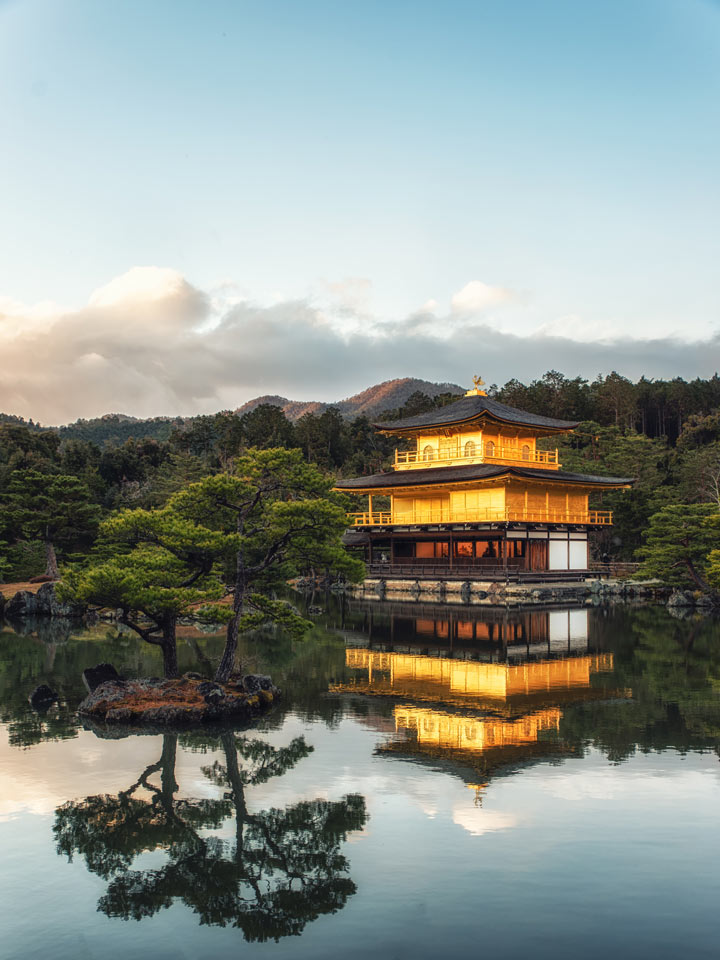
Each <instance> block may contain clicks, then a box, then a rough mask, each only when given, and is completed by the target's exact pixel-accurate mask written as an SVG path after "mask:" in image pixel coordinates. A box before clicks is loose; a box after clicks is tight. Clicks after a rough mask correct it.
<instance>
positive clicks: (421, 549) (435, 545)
mask: <svg viewBox="0 0 720 960" xmlns="http://www.w3.org/2000/svg"><path fill="white" fill-rule="evenodd" d="M447 555H448V542H447V540H440V541H439V542H434V541H422V540H420V541H418V542H417V543H416V544H415V556H416V557H422V558H423V559H426V560H427V559H430V558H436V557H447Z"/></svg>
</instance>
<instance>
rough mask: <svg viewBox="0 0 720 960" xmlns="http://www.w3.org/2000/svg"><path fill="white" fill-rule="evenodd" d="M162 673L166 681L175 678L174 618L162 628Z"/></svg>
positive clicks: (176, 661)
mask: <svg viewBox="0 0 720 960" xmlns="http://www.w3.org/2000/svg"><path fill="white" fill-rule="evenodd" d="M162 652H163V672H164V674H165V678H166V679H171V678H172V677H177V676H178V674H179V670H178V659H177V640H176V638H175V617H172V618H170V619H169V620H168V621H167V622H166V623H165V625H164V626H163V641H162Z"/></svg>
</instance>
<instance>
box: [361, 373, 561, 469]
mask: <svg viewBox="0 0 720 960" xmlns="http://www.w3.org/2000/svg"><path fill="white" fill-rule="evenodd" d="M477 379H478V380H479V378H477ZM375 426H376V427H377V429H378V430H379V431H380V432H381V433H385V434H392V435H396V436H398V437H400V438H402V439H403V440H404V441H405V444H404V446H405V449H397V450H396V451H395V458H394V463H393V469H394V470H412V469H418V468H423V469H426V468H428V467H435V466H443V467H447V466H455V465H471V464H504V465H510V466H512V465H518V466H526V467H527V466H532V467H540V468H542V469H547V470H557V469H559V467H560V462H559V459H558V451H557V448H556V449H540V448H539V446H538V440H540V439H542V438H546V437H551V436H553V435H557V434H559V433H567V432H569V431H571V430H573V429H574V428H575V427H576V426H577V423H576V422H573V421H568V420H556V419H553V418H551V417H543V416H540V415H538V414H534V413H528V412H526V411H523V410H518V409H517V408H515V407H510V406H507V405H506V404H503V403H499V402H497V401H496V400H493V399H491V398H490V397H488V396H487V395H486V394H485V392H484V391H482V390H480V389H479V387H478V386H477V385H476V387H475V389H474V390H469V391H468V392H467V393H466V394H465V396H464V397H462V398H460V399H459V400H456V401H455V402H454V403H450V404H448V405H447V406H445V407H441V408H439V409H436V410H431V411H428V412H426V413H423V414H420V415H418V416H416V417H407V418H405V419H403V420H396V421H389V422H385V423H382V422H381V423H376V424H375Z"/></svg>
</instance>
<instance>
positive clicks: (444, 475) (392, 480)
mask: <svg viewBox="0 0 720 960" xmlns="http://www.w3.org/2000/svg"><path fill="white" fill-rule="evenodd" d="M508 474H510V475H511V476H513V477H518V478H519V479H526V480H546V481H548V482H550V483H558V482H559V483H583V484H588V485H589V486H593V485H595V484H597V485H598V486H603V485H604V486H607V485H610V486H617V487H619V486H625V485H626V484H631V483H634V482H635V480H634V479H633V478H632V477H600V476H596V475H594V474H585V473H566V472H565V471H564V470H542V469H535V468H534V467H508V466H503V465H501V464H497V465H496V464H488V463H479V464H470V465H469V466H460V467H428V468H426V469H420V470H395V471H392V472H389V473H376V474H373V475H372V476H369V477H353V478H352V479H347V480H338V481H337V482H336V483H335V487H336V489H338V490H347V491H348V492H352V491H353V490H370V489H375V488H378V489H382V488H383V487H416V486H426V485H428V484H433V483H463V482H465V481H467V480H491V479H493V478H494V477H504V476H507V475H508Z"/></svg>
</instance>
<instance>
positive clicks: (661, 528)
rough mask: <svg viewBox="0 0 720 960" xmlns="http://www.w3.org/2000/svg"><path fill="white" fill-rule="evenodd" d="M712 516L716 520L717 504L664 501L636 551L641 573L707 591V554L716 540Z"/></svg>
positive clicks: (715, 529)
mask: <svg viewBox="0 0 720 960" xmlns="http://www.w3.org/2000/svg"><path fill="white" fill-rule="evenodd" d="M714 518H717V519H718V520H720V517H717V507H716V506H715V505H713V504H708V503H694V504H668V505H666V506H664V507H663V508H662V509H661V510H659V511H658V512H657V513H655V514H653V516H652V517H651V518H650V522H649V525H648V529H647V532H646V538H645V546H643V547H641V548H640V549H639V550H638V556H639V557H641V558H642V560H643V563H642V566H641V568H640V572H641V574H643V575H646V576H649V577H657V578H658V579H660V580H663V581H664V582H666V583H672V584H675V585H676V586H691V587H693V588H695V589H699V590H703V591H704V592H708V593H709V592H710V591H711V587H710V584H709V583H708V579H707V577H708V562H709V561H708V556H709V554H710V552H711V551H712V550H713V548H715V547H716V546H717V543H718V534H717V528H716V527H715V528H714V526H713V524H712V520H713V519H714Z"/></svg>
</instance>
